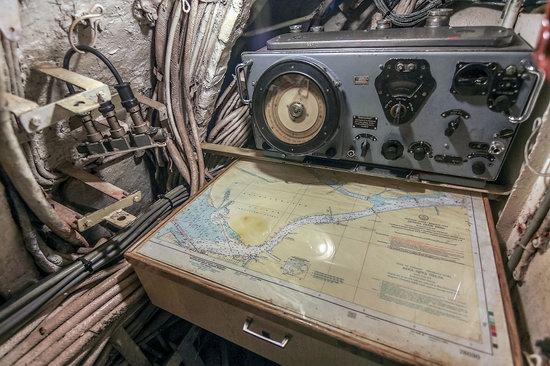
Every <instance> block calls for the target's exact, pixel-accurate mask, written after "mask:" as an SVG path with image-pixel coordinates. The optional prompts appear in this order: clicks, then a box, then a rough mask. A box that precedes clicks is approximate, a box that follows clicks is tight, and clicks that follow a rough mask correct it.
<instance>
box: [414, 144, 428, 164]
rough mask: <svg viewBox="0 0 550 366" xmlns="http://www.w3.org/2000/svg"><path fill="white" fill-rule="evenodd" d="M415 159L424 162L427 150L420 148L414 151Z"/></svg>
mask: <svg viewBox="0 0 550 366" xmlns="http://www.w3.org/2000/svg"><path fill="white" fill-rule="evenodd" d="M413 157H414V159H415V160H418V161H420V160H423V159H424V158H425V157H426V149H425V148H424V147H422V146H418V147H416V148H415V149H414V150H413Z"/></svg>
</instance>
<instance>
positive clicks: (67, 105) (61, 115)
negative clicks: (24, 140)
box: [8, 64, 111, 132]
mask: <svg viewBox="0 0 550 366" xmlns="http://www.w3.org/2000/svg"><path fill="white" fill-rule="evenodd" d="M36 70H37V71H39V72H41V73H44V74H46V75H49V76H51V77H54V78H56V79H58V80H62V81H65V82H68V83H69V84H72V85H75V86H77V87H79V88H81V89H84V90H83V91H82V92H80V93H77V94H74V95H70V96H68V97H67V98H63V99H61V100H58V101H55V102H53V103H49V104H46V105H43V106H39V105H37V104H36V103H34V102H31V101H27V100H20V99H22V98H19V99H14V98H11V104H12V106H13V108H12V109H10V111H12V112H13V113H15V114H16V115H17V116H18V118H19V122H20V124H21V126H22V127H23V128H24V129H25V131H27V132H36V131H39V130H41V129H43V128H46V127H48V126H51V125H53V124H56V123H59V122H61V121H63V120H65V119H67V118H68V117H70V116H71V115H74V114H80V113H86V112H89V111H91V110H94V109H97V108H98V107H99V100H110V99H111V92H110V91H109V87H108V86H107V85H105V84H103V83H101V82H99V81H97V80H94V79H91V78H88V77H86V76H83V75H80V74H78V73H75V72H72V71H69V70H65V69H63V68H61V67H57V66H52V65H49V64H45V65H40V66H37V67H36ZM8 108H10V105H8ZM16 112H18V113H16Z"/></svg>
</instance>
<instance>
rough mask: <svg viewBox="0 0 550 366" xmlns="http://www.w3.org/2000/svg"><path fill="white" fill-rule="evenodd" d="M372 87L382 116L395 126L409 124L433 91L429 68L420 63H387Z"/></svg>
mask: <svg viewBox="0 0 550 366" xmlns="http://www.w3.org/2000/svg"><path fill="white" fill-rule="evenodd" d="M374 84H375V86H376V91H377V93H378V97H379V99H380V103H381V104H382V107H383V108H384V114H385V115H386V118H387V119H388V121H389V122H390V123H391V124H394V125H401V124H403V123H407V122H410V121H412V120H413V119H414V118H415V117H416V115H417V114H418V112H419V111H420V109H421V108H422V105H423V104H424V103H425V101H426V100H427V99H428V97H429V95H430V94H431V93H432V92H433V90H434V89H435V80H434V78H433V77H432V74H431V73H430V64H429V63H428V61H426V60H420V59H393V60H389V61H388V62H386V64H385V65H384V67H383V69H382V72H381V73H380V75H378V76H377V77H376V80H375V82H374Z"/></svg>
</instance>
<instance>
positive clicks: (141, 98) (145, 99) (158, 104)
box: [136, 94, 168, 121]
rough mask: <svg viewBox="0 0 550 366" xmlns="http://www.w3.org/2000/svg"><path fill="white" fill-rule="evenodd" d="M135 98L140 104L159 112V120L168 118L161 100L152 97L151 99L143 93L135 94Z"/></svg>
mask: <svg viewBox="0 0 550 366" xmlns="http://www.w3.org/2000/svg"><path fill="white" fill-rule="evenodd" d="M136 98H137V100H138V102H140V103H141V104H145V105H146V106H148V107H151V108H153V109H154V110H156V111H157V112H158V114H159V120H160V121H164V120H167V119H168V112H167V111H166V106H165V105H164V104H162V103H161V102H159V101H156V100H153V99H151V98H149V97H146V96H145V95H142V94H137V95H136Z"/></svg>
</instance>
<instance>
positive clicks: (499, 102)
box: [493, 95, 513, 112]
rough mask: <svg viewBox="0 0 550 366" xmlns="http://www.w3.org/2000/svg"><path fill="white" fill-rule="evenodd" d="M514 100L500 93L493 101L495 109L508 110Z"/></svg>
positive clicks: (499, 110)
mask: <svg viewBox="0 0 550 366" xmlns="http://www.w3.org/2000/svg"><path fill="white" fill-rule="evenodd" d="M512 104H513V103H512V100H511V99H510V97H508V96H507V95H499V96H498V97H496V98H495V101H494V102H493V110H494V111H496V112H506V111H508V110H509V109H510V107H511V106H512Z"/></svg>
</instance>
